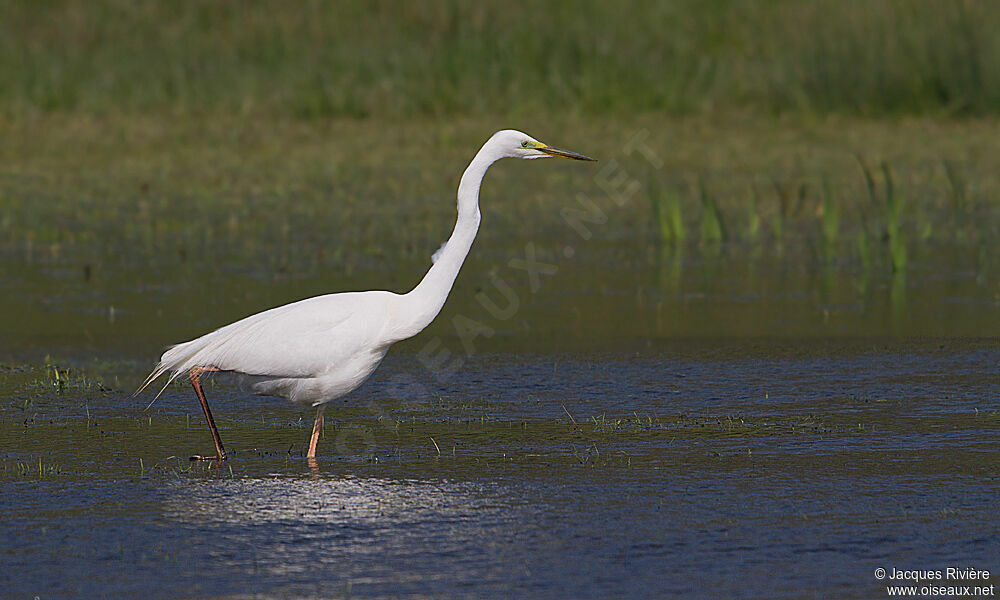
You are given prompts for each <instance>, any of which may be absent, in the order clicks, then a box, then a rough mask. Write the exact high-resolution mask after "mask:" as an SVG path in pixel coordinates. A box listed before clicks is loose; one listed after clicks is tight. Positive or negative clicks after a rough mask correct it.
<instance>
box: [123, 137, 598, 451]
mask: <svg viewBox="0 0 1000 600" xmlns="http://www.w3.org/2000/svg"><path fill="white" fill-rule="evenodd" d="M547 156H562V157H566V158H574V159H578V160H593V159H589V158H587V157H585V156H582V155H580V154H575V153H573V152H568V151H565V150H559V149H556V148H551V147H549V146H547V145H546V144H543V143H541V142H539V141H538V140H536V139H534V138H532V137H531V136H529V135H527V134H525V133H521V132H520V131H514V130H504V131H499V132H497V133H496V134H494V135H493V136H492V137H491V138H490V139H489V140H488V141H487V142H486V143H485V144H484V145H483V147H482V148H481V149H480V150H479V152H478V153H477V154H476V156H475V158H473V159H472V162H471V163H470V164H469V166H468V168H467V169H466V170H465V173H464V174H463V175H462V180H461V183H460V184H459V187H458V220H457V222H456V223H455V229H454V231H453V232H452V234H451V237H450V238H449V239H448V241H446V242H445V243H444V245H443V246H441V248H440V249H439V250H438V251H437V252H436V253H434V256H433V264H432V266H431V268H430V270H428V271H427V274H426V275H425V276H424V278H423V280H422V281H421V282H420V283H419V284H418V285H417V286H416V287H415V288H413V290H411V291H410V292H409V293H406V294H396V293H393V292H387V291H367V292H345V293H339V294H328V295H325V296H317V297H315V298H308V299H306V300H301V301H299V302H293V303H292V304H286V305H284V306H279V307H277V308H272V309H270V310H266V311H264V312H261V313H257V314H255V315H251V316H249V317H246V318H244V319H241V320H239V321H236V322H235V323H231V324H229V325H226V326H225V327H222V328H220V329H217V330H215V331H213V332H211V333H208V334H205V335H203V336H201V337H199V338H197V339H194V340H191V341H189V342H184V343H182V344H177V345H176V346H173V347H171V348H170V349H169V350H167V351H166V352H165V353H164V354H163V356H162V357H161V358H160V362H159V364H158V365H157V366H156V368H155V369H154V370H153V372H152V373H150V375H149V377H148V378H147V379H146V381H145V383H143V385H142V387H141V388H140V390H139V391H142V389H144V388H145V387H146V386H148V385H149V384H150V383H152V382H153V381H154V380H156V379H157V378H158V377H160V376H161V375H163V374H165V373H167V372H169V373H170V374H171V375H170V378H169V380H168V383H169V381H172V380H173V379H175V378H177V377H179V376H180V375H182V374H184V373H188V374H189V375H190V377H191V382H192V384H194V386H195V391H196V392H197V394H198V397H199V399H200V400H201V401H202V406H203V408H204V409H205V415H206V417H208V420H209V426H210V428H211V429H212V434H213V436H214V437H215V441H216V447H217V450H218V452H219V456H218V458H221V459H224V458H225V452H224V451H223V449H222V444H221V441H220V440H219V437H218V433H217V431H216V430H215V425H214V422H213V421H212V418H211V412H210V411H209V410H208V404H207V402H206V401H205V398H204V395H203V393H202V390H201V387H200V384H199V380H198V377H199V376H200V374H201V373H202V372H204V371H228V372H233V373H236V374H237V375H239V376H241V377H243V378H245V379H246V380H247V381H248V385H249V386H250V387H251V389H252V390H253V391H254V392H255V393H258V394H264V395H271V396H279V397H284V398H287V399H288V400H290V401H291V402H293V403H295V404H300V405H311V406H317V407H319V411H318V412H317V422H316V427H315V428H314V432H313V440H312V443H311V445H310V451H309V455H310V456H314V455H315V447H316V438H317V436H318V432H319V424H320V423H321V422H322V409H323V406H324V405H325V404H326V403H328V402H330V401H331V400H335V399H337V398H339V397H341V396H343V395H344V394H347V393H348V392H350V391H352V390H354V389H355V388H357V387H358V386H359V385H361V384H362V383H363V382H364V381H365V380H366V379H368V377H369V376H370V375H371V374H372V372H373V371H374V370H375V368H376V367H378V365H379V363H380V362H381V361H382V358H383V357H385V353H386V352H387V351H388V350H389V347H390V346H392V344H394V343H396V342H398V341H401V340H405V339H407V338H410V337H413V336H414V335H416V334H417V333H419V332H420V331H422V330H423V329H424V328H425V327H427V326H428V325H429V324H430V323H431V321H433V320H434V318H435V317H436V316H437V314H438V313H439V312H440V311H441V308H442V307H443V306H444V303H445V300H446V299H447V298H448V293H449V292H450V291H451V288H452V285H453V284H454V282H455V278H456V277H457V276H458V272H459V269H461V267H462V263H463V262H464V261H465V257H466V256H467V255H468V253H469V249H470V248H471V247H472V242H473V241H474V240H475V238H476V232H477V231H478V230H479V221H480V213H479V186H480V183H481V182H482V180H483V176H484V175H485V174H486V170H487V169H489V167H490V165H492V164H493V163H494V162H496V161H497V160H499V159H501V158H526V159H533V158H543V157H547Z"/></svg>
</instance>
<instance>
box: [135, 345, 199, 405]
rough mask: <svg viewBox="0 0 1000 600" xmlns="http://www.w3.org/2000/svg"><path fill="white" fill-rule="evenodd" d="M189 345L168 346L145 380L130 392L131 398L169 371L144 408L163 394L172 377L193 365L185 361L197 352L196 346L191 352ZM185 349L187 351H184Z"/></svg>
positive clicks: (172, 379) (176, 376)
mask: <svg viewBox="0 0 1000 600" xmlns="http://www.w3.org/2000/svg"><path fill="white" fill-rule="evenodd" d="M190 345H191V344H190V342H189V343H187V344H177V345H176V346H171V347H170V348H168V349H167V351H166V352H164V353H163V356H162V357H160V362H159V363H157V365H156V367H155V368H154V369H153V372H152V373H150V374H149V377H146V380H145V381H143V382H142V385H141V386H139V389H137V390H136V391H135V393H134V394H132V397H133V398H134V397H136V396H138V395H139V394H140V393H142V391H143V390H145V389H146V388H147V387H149V385H150V384H151V383H153V382H154V381H156V380H157V379H159V378H160V376H161V375H163V374H164V373H167V372H170V377H168V378H167V382H166V383H164V384H163V387H161V388H160V391H158V392H156V396H153V399H152V400H151V401H150V403H149V404H148V405H146V410H148V409H149V407H150V406H152V405H153V402H156V400H157V399H158V398H159V397H160V395H161V394H163V391H164V390H166V389H167V386H168V385H170V384H171V383H173V381H174V379H177V378H178V377H179V376H180V375H181V374H182V373H185V372H186V371H188V370H189V369H190V368H191V367H192V366H194V365H190V364H187V363H189V361H190V359H191V358H193V356H194V354H196V353H197V351H198V348H195V349H194V351H193V352H192V351H190V348H189V347H190ZM185 350H188V351H187V352H185Z"/></svg>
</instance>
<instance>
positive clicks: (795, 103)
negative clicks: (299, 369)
mask: <svg viewBox="0 0 1000 600" xmlns="http://www.w3.org/2000/svg"><path fill="white" fill-rule="evenodd" d="M0 27H2V30H0V33H2V35H0V72H3V73H4V75H5V77H4V85H3V86H0V110H2V111H3V112H6V113H8V114H16V115H24V114H29V113H31V112H34V111H42V112H52V111H56V112H67V111H83V112H87V113H90V114H98V115H107V114H113V113H116V112H120V111H125V112H130V113H135V112H146V111H154V112H169V113H178V112H180V113H184V114H203V113H205V112H206V111H207V112H215V113H217V114H222V113H236V114H244V115H246V114H270V115H283V116H292V117H295V118H300V119H308V120H312V119H318V118H326V117H331V116H336V117H348V118H369V117H396V118H398V117H412V116H428V115H456V114H478V115H485V114H491V115H495V114H506V115H513V116H523V115H528V114H532V113H539V112H541V113H549V114H555V113H565V112H570V113H587V114H627V113H634V112H649V111H654V112H656V113H659V114H672V115H681V114H691V113H698V112H705V113H712V114H714V113H716V112H717V111H719V110H737V111H742V110H745V109H747V108H750V109H752V110H754V111H756V112H758V113H759V114H763V115H768V114H774V113H783V112H784V113H787V112H793V113H807V114H822V113H827V112H840V113H850V114H861V115H872V114H905V113H927V112H933V113H938V114H946V115H951V114H996V112H997V107H998V106H1000V75H998V73H1000V69H998V68H997V67H998V65H1000V40H998V38H997V36H995V35H994V32H995V31H997V30H998V29H1000V7H998V6H997V5H995V4H994V3H989V2H943V1H942V2H937V1H935V2H917V3H913V2H894V1H891V0H878V1H875V2H861V1H854V0H851V1H848V2H836V1H833V0H821V1H818V2H809V3H799V2H787V1H780V2H754V1H752V0H735V1H731V2H725V3H717V2H699V1H696V0H683V1H680V2H642V1H639V0H627V1H625V2H615V3H608V2H599V1H597V0H586V1H583V2H569V1H563V0H555V1H553V2H547V3H544V4H537V5H534V6H532V8H531V12H530V18H526V14H525V13H523V12H522V11H513V10H510V9H509V5H508V4H507V3H504V2H500V1H499V0H488V1H485V2H476V3H473V4H469V3H464V2H458V1H456V0H432V1H430V2H426V3H421V4H419V5H413V6H399V5H396V4H394V3H386V2H367V1H365V2H363V1H360V0H354V1H349V2H338V3H335V4H333V3H302V4H295V5H288V4H285V3H278V2H274V1H270V0H256V1H253V2H236V1H233V0H226V1H221V2H204V1H197V2H182V3H172V2H156V3H139V4H135V3H123V2H117V1H115V0H99V1H97V2H89V3H78V2H59V3H37V2H5V3H3V4H2V5H0Z"/></svg>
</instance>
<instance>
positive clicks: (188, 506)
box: [164, 477, 497, 525]
mask: <svg viewBox="0 0 1000 600" xmlns="http://www.w3.org/2000/svg"><path fill="white" fill-rule="evenodd" d="M173 491H174V492H175V493H172V494H170V495H169V498H168V500H167V501H166V502H167V506H166V507H165V511H164V512H165V514H166V515H167V516H168V517H170V518H172V519H177V520H180V521H196V522H199V523H204V522H222V523H282V522H284V523H290V522H294V523H299V524H316V523H319V524H324V525H365V524H371V523H372V522H374V521H379V522H381V523H386V522H393V523H395V524H401V523H410V524H413V523H417V522H419V521H425V520H429V519H445V518H447V519H452V520H458V521H461V520H463V519H467V518H479V517H480V516H481V513H482V512H483V511H486V510H490V509H494V508H495V507H496V506H497V500H496V498H495V497H493V495H492V494H491V493H490V492H488V491H487V490H486V489H485V487H484V486H482V485H477V484H471V483H461V482H446V481H445V482H433V483H432V482H427V481H416V480H396V479H381V478H352V477H349V478H332V477H310V478H287V477H273V478H260V479H257V478H250V479H220V480H217V481H213V482H212V483H211V484H209V485H205V482H203V481H199V482H183V483H181V484H179V485H178V487H177V488H176V489H175V490H173Z"/></svg>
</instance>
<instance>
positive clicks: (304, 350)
mask: <svg viewBox="0 0 1000 600" xmlns="http://www.w3.org/2000/svg"><path fill="white" fill-rule="evenodd" d="M384 294H387V293H386V292H358V293H346V294H330V295H327V296H318V297H316V298H309V299H307V300H302V301H300V302H295V303H293V304H286V305H285V306H280V307H277V308H273V309H271V310H267V311H264V312H262V313H258V314H255V315H251V316H249V317H246V318H245V319H241V320H239V321H237V322H235V323H231V324H229V325H226V326H225V327H222V328H219V329H217V330H215V331H213V332H211V333H208V334H206V335H203V336H201V337H199V338H197V339H194V340H191V341H190V342H185V343H183V344H178V345H176V346H173V347H172V348H170V349H169V350H167V351H166V352H165V353H164V354H163V357H162V358H161V359H160V363H159V364H158V365H157V367H156V369H154V370H153V372H152V373H151V374H150V376H149V378H147V381H146V382H145V383H144V384H143V386H142V388H140V389H139V391H142V389H143V388H145V387H146V386H148V385H149V384H150V383H151V382H152V381H153V380H155V379H156V378H157V377H159V376H160V375H162V374H164V373H166V372H168V371H170V372H172V373H173V375H172V376H171V378H170V380H173V379H174V378H175V377H177V375H179V374H181V373H184V372H186V371H188V370H189V369H191V368H192V367H196V366H212V367H215V368H217V369H219V370H222V371H236V372H239V373H245V374H248V375H263V376H269V377H312V376H316V375H318V374H320V373H323V372H325V371H327V370H328V369H330V368H331V367H334V366H336V365H337V364H339V363H340V362H342V361H344V360H347V359H349V358H350V357H351V356H353V355H354V354H356V353H357V352H359V351H360V350H361V349H363V348H366V347H368V345H371V344H373V343H377V338H378V335H379V334H380V332H381V330H382V326H383V325H384V322H385V310H386V303H385V298H383V297H382V296H383V295H384ZM168 383H169V381H168ZM137 393H138V392H137Z"/></svg>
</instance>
